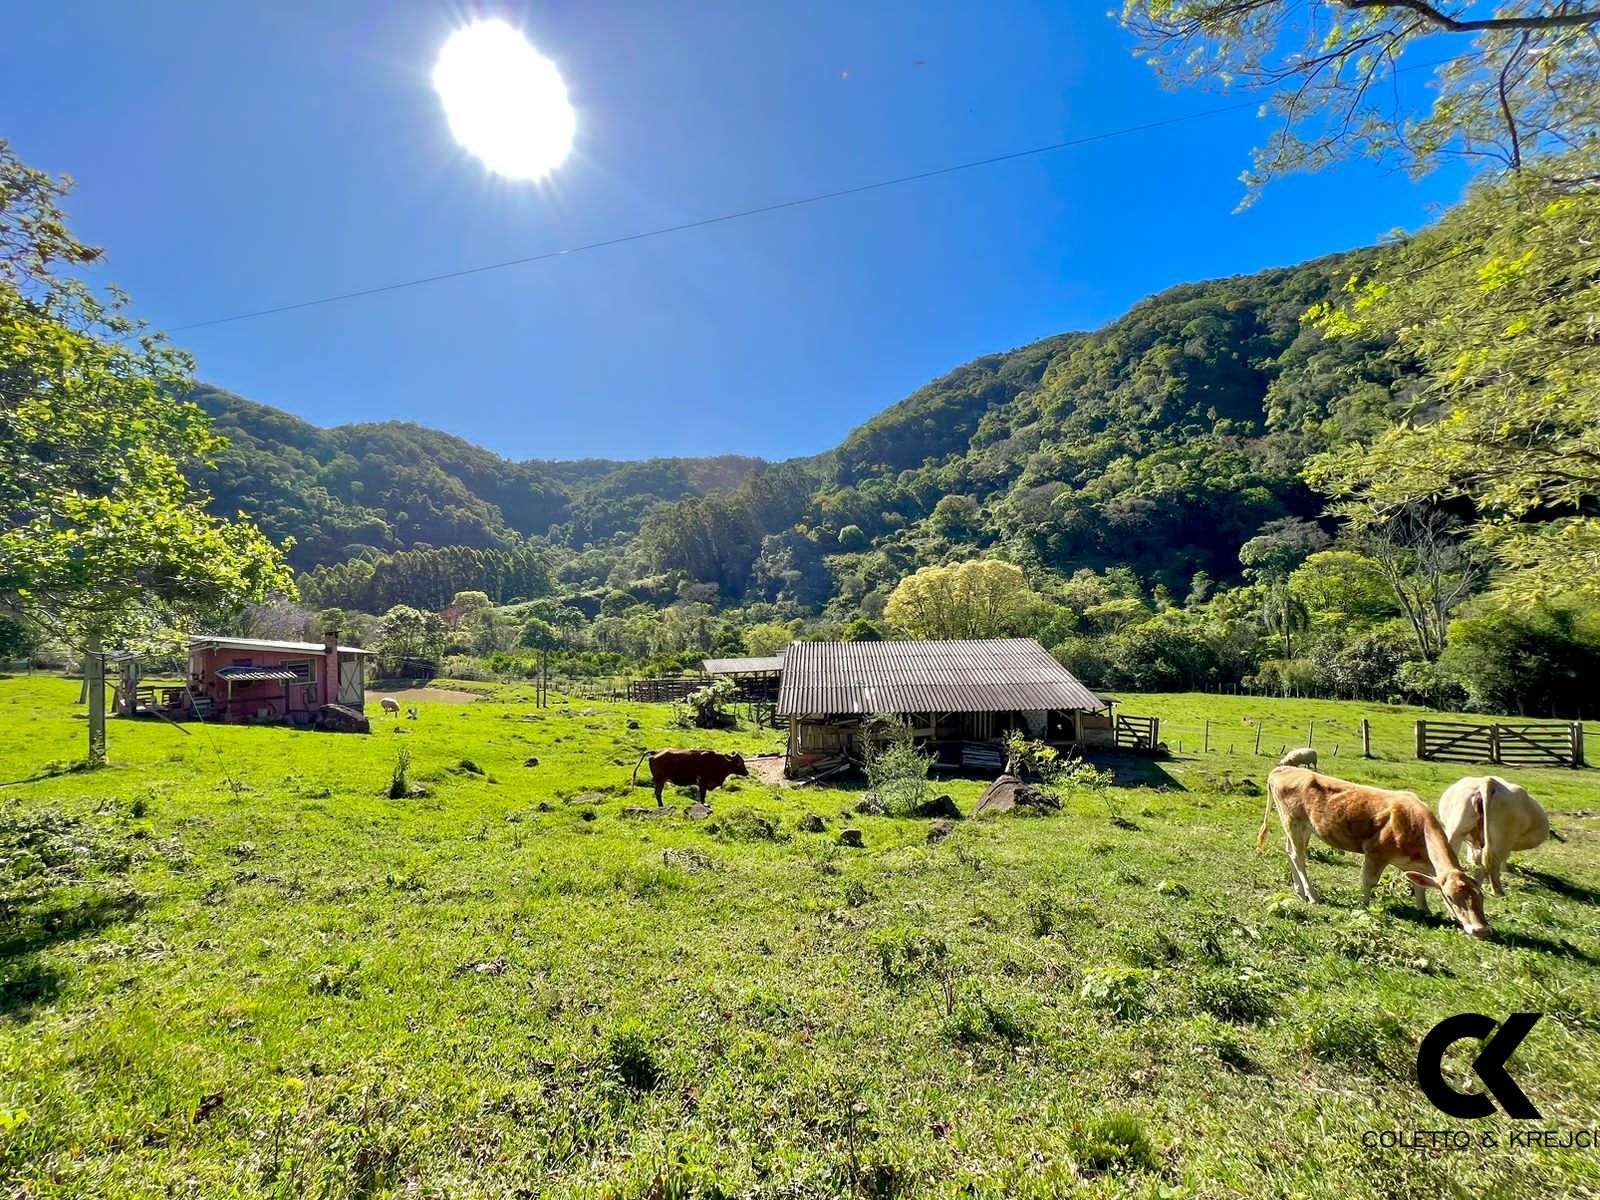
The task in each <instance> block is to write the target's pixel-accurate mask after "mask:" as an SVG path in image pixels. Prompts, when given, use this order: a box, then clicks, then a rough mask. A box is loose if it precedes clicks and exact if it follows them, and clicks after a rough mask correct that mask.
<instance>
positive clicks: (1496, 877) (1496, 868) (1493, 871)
mask: <svg viewBox="0 0 1600 1200" xmlns="http://www.w3.org/2000/svg"><path fill="white" fill-rule="evenodd" d="M1480 861H1481V864H1482V865H1481V866H1480V867H1479V868H1478V880H1479V882H1482V880H1483V873H1484V871H1485V870H1487V871H1488V872H1489V886H1490V887H1492V888H1493V889H1494V894H1495V895H1496V896H1504V895H1505V894H1506V885H1505V884H1504V883H1503V882H1502V881H1501V879H1500V870H1501V868H1502V867H1504V866H1505V863H1504V862H1503V861H1501V860H1500V859H1498V858H1495V859H1487V858H1481V856H1480Z"/></svg>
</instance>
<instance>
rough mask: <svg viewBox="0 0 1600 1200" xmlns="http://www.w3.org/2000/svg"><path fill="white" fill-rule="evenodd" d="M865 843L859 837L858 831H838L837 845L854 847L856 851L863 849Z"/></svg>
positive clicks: (859, 831) (859, 832)
mask: <svg viewBox="0 0 1600 1200" xmlns="http://www.w3.org/2000/svg"><path fill="white" fill-rule="evenodd" d="M866 844H867V843H866V842H865V841H864V840H863V839H862V837H861V830H859V829H841V830H840V831H839V845H841V846H854V847H855V848H856V849H857V850H861V849H864V848H865V847H866Z"/></svg>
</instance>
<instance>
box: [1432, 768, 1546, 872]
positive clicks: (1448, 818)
mask: <svg viewBox="0 0 1600 1200" xmlns="http://www.w3.org/2000/svg"><path fill="white" fill-rule="evenodd" d="M1439 823H1440V824H1441V825H1443V826H1444V836H1445V840H1446V841H1448V842H1449V843H1450V849H1451V850H1452V851H1454V852H1455V853H1456V854H1460V853H1461V843H1462V842H1467V843H1468V844H1469V845H1471V846H1472V848H1473V850H1474V851H1475V853H1476V856H1477V860H1478V869H1477V876H1478V882H1479V883H1482V882H1483V876H1484V872H1485V871H1487V872H1488V874H1489V886H1490V887H1492V888H1493V889H1494V894H1495V895H1496V896H1504V895H1505V894H1506V889H1505V885H1504V884H1503V883H1502V882H1501V881H1500V869H1501V868H1502V867H1504V866H1505V865H1506V860H1507V859H1509V858H1510V857H1511V852H1512V851H1513V850H1532V849H1533V848H1534V847H1535V846H1537V845H1539V844H1540V843H1542V842H1543V841H1544V840H1545V839H1546V838H1548V837H1549V836H1550V818H1549V817H1547V816H1545V815H1544V809H1542V808H1540V807H1539V803H1538V801H1536V800H1535V799H1534V798H1533V797H1532V796H1530V795H1528V793H1527V792H1525V791H1523V790H1522V789H1521V788H1519V787H1518V786H1517V785H1516V784H1514V783H1508V782H1507V781H1506V780H1504V779H1501V778H1500V777H1499V776H1498V775H1483V776H1468V777H1467V778H1466V779H1458V780H1456V781H1455V782H1454V783H1452V784H1451V785H1450V786H1449V787H1447V788H1446V789H1445V792H1444V795H1442V796H1440V797H1439Z"/></svg>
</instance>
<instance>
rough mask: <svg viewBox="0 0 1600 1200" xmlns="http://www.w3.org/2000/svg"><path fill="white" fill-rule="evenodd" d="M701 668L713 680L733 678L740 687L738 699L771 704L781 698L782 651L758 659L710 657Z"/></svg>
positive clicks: (734, 682)
mask: <svg viewBox="0 0 1600 1200" xmlns="http://www.w3.org/2000/svg"><path fill="white" fill-rule="evenodd" d="M700 670H701V671H702V672H703V673H704V674H706V675H709V676H710V677H711V678H712V679H731V680H732V681H733V684H734V686H735V687H736V688H738V689H739V699H740V700H743V701H745V702H747V703H762V704H766V703H771V702H772V701H774V700H776V699H777V698H778V684H779V682H780V681H781V680H782V678H783V654H782V653H778V654H771V655H763V656H761V657H757V658H708V659H705V660H703V661H702V662H701V664H700Z"/></svg>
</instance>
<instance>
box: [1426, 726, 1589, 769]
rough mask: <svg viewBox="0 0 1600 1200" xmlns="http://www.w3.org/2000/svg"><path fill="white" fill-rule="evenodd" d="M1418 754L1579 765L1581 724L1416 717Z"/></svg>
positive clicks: (1439, 759)
mask: <svg viewBox="0 0 1600 1200" xmlns="http://www.w3.org/2000/svg"><path fill="white" fill-rule="evenodd" d="M1417 757H1418V758H1420V759H1423V760H1424V761H1427V762H1461V763H1494V764H1496V765H1499V766H1505V767H1581V766H1583V765H1584V760H1583V725H1582V724H1581V723H1580V722H1577V721H1574V722H1572V723H1571V724H1569V725H1533V724H1521V725H1507V724H1503V723H1499V722H1496V723H1495V724H1492V725H1478V724H1473V723H1471V722H1467V721H1418V722H1417Z"/></svg>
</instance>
